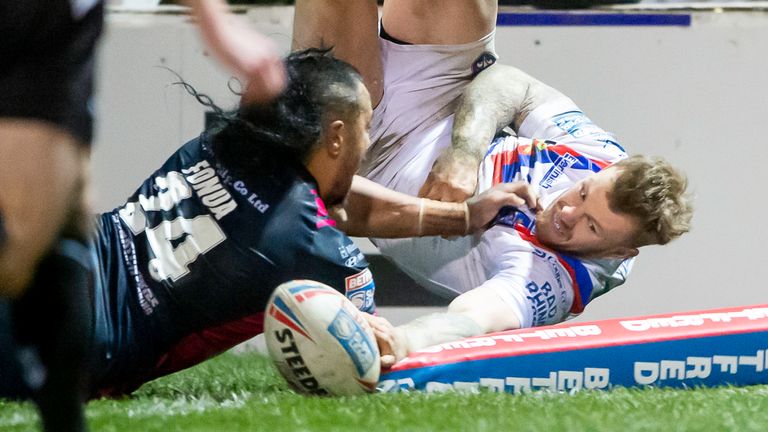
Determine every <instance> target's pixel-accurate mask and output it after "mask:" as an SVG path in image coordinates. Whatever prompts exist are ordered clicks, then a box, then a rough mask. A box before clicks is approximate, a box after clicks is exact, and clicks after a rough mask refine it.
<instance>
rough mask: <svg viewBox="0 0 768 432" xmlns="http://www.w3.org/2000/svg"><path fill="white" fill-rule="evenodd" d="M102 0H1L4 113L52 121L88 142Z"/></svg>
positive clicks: (0, 98) (0, 104) (0, 100)
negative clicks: (95, 54)
mask: <svg viewBox="0 0 768 432" xmlns="http://www.w3.org/2000/svg"><path fill="white" fill-rule="evenodd" d="M103 21H104V4H103V1H101V0H23V1H22V0H10V1H0V35H2V36H1V37H0V117H15V118H30V119H37V120H44V121H48V122H51V123H53V124H55V125H57V126H59V127H61V128H63V129H65V130H66V131H68V132H70V133H71V134H72V135H74V136H75V137H76V138H77V139H78V140H80V141H81V142H82V143H83V144H86V145H89V144H90V141H91V137H92V133H93V117H92V113H91V97H92V96H93V78H94V77H93V75H94V71H93V69H94V51H95V47H96V42H97V40H98V38H99V36H100V35H101V31H102V27H103Z"/></svg>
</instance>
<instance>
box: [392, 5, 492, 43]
mask: <svg viewBox="0 0 768 432" xmlns="http://www.w3.org/2000/svg"><path fill="white" fill-rule="evenodd" d="M497 10H498V6H497V1H496V0H441V1H439V2H435V1H433V0H385V1H384V8H383V11H382V18H381V23H382V26H383V27H384V29H385V30H386V32H387V34H389V35H390V36H391V37H392V38H394V39H397V40H400V41H403V42H407V43H411V44H435V45H456V44H464V43H469V42H474V41H476V40H479V39H480V38H482V37H483V36H485V35H487V34H488V33H490V32H491V31H492V30H493V29H494V28H495V26H496V12H497Z"/></svg>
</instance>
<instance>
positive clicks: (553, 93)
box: [419, 64, 562, 201]
mask: <svg viewBox="0 0 768 432" xmlns="http://www.w3.org/2000/svg"><path fill="white" fill-rule="evenodd" d="M558 97H562V94H561V93H560V92H558V91H557V90H555V89H553V88H552V87H549V86H547V85H545V84H543V83H542V82H541V81H539V80H537V79H535V78H533V77H532V76H530V75H528V74H526V73H525V72H523V71H521V70H519V69H517V68H514V67H512V66H506V65H500V64H496V65H493V66H491V67H490V68H488V69H486V70H485V71H483V72H481V73H480V74H479V75H478V76H477V77H476V78H475V79H474V80H473V81H472V83H470V84H469V86H467V88H466V90H465V91H464V94H463V95H462V98H461V99H460V102H459V106H458V108H457V111H456V118H455V121H454V126H453V134H452V144H451V147H449V148H448V149H447V150H446V151H445V152H444V153H443V154H442V155H441V156H440V157H439V158H438V159H437V160H436V161H435V164H434V165H433V167H432V171H431V172H430V173H429V176H428V177H427V181H426V182H425V183H424V186H422V188H421V189H420V191H419V196H423V197H427V198H431V199H437V200H441V201H463V200H465V199H467V198H468V197H470V196H472V194H473V193H474V192H475V187H476V185H477V169H478V166H479V165H480V161H481V160H482V158H483V156H484V155H485V153H486V151H487V150H488V145H489V143H490V142H491V140H492V139H493V136H494V135H495V134H496V133H497V132H498V131H500V130H501V129H503V128H504V127H506V126H512V127H513V129H515V130H517V129H518V128H519V127H520V124H522V122H523V120H524V119H525V117H526V116H527V115H528V113H530V112H531V111H533V110H534V109H535V108H536V107H537V106H539V105H541V104H542V103H543V102H545V101H547V100H551V99H553V98H558Z"/></svg>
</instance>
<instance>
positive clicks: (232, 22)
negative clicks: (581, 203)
mask: <svg viewBox="0 0 768 432" xmlns="http://www.w3.org/2000/svg"><path fill="white" fill-rule="evenodd" d="M193 4H194V6H195V8H196V11H197V18H198V20H199V24H200V30H201V32H202V34H203V38H204V39H205V40H206V42H207V43H208V46H209V47H210V49H211V51H213V54H214V55H215V56H216V58H218V59H219V61H221V62H222V63H223V64H224V65H225V66H227V67H228V68H229V69H230V70H231V71H232V72H233V73H234V74H235V75H237V76H238V77H239V78H241V79H243V80H244V81H245V83H246V84H245V85H246V88H245V91H244V93H243V103H244V104H250V103H266V102H269V101H271V100H272V99H273V98H275V97H276V96H277V95H279V94H280V93H281V92H282V91H283V89H284V88H285V85H286V73H285V66H284V64H283V60H282V58H281V57H280V56H279V55H278V53H277V47H276V46H275V44H274V42H272V40H271V39H269V38H268V37H266V36H263V35H261V34H260V33H258V32H256V31H255V30H253V29H251V28H250V27H248V25H247V23H245V22H243V21H242V20H240V19H239V17H236V16H234V15H231V14H228V13H226V12H225V11H224V3H223V2H221V1H220V0H216V1H212V0H209V1H203V0H198V1H196V2H193Z"/></svg>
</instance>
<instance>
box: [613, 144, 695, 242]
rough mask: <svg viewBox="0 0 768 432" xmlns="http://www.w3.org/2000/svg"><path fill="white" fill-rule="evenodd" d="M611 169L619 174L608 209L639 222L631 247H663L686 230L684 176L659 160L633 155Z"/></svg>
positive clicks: (687, 203) (687, 210)
mask: <svg viewBox="0 0 768 432" xmlns="http://www.w3.org/2000/svg"><path fill="white" fill-rule="evenodd" d="M613 166H614V167H616V168H618V169H620V171H619V175H618V177H617V179H616V184H615V185H614V187H613V190H612V191H611V193H610V196H609V200H610V206H611V209H612V210H613V211H615V212H619V213H624V214H629V215H632V216H633V217H635V219H636V220H637V221H638V222H639V225H640V229H639V232H638V233H637V235H636V236H635V239H634V243H635V244H634V246H635V247H640V246H645V245H651V244H660V245H663V244H667V243H669V242H670V241H671V240H673V239H675V238H677V237H679V236H680V235H682V234H684V233H686V232H688V231H689V230H690V228H691V217H692V216H693V206H692V203H691V197H690V195H689V194H688V193H687V192H686V189H687V187H688V180H687V179H686V178H685V175H683V174H682V173H681V172H680V171H678V170H677V169H676V168H675V167H673V166H672V165H670V164H669V162H667V161H666V160H664V159H662V158H659V157H653V158H651V157H647V156H640V155H636V156H632V157H630V158H628V159H624V160H622V161H620V162H618V163H616V164H615V165H613Z"/></svg>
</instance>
